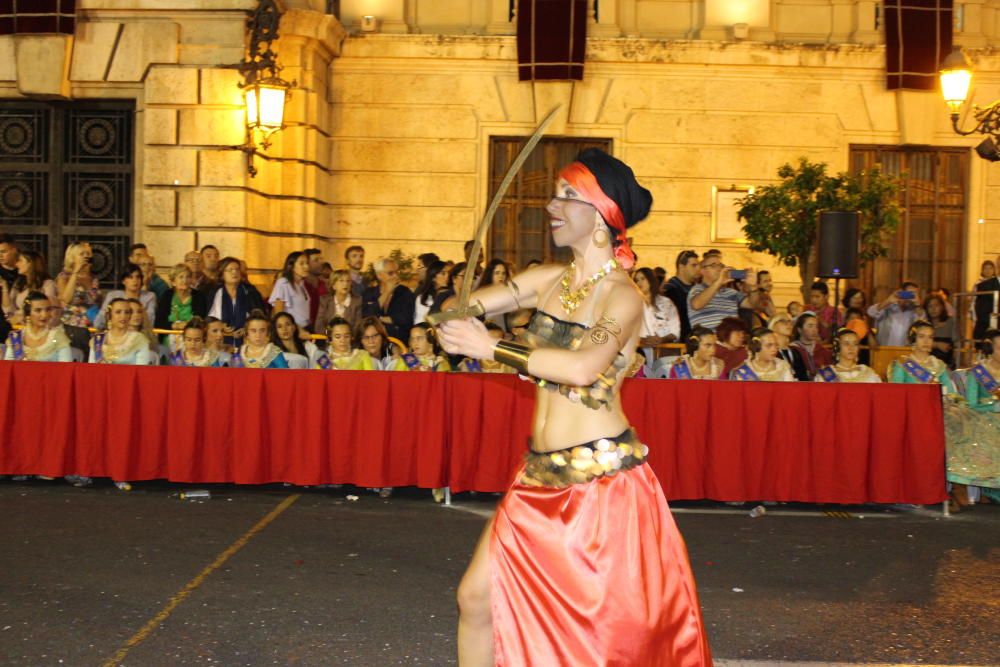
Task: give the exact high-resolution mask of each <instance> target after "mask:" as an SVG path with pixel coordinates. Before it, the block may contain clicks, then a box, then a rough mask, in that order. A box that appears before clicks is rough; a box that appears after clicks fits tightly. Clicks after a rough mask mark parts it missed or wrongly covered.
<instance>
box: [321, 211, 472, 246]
mask: <svg viewBox="0 0 1000 667" xmlns="http://www.w3.org/2000/svg"><path fill="white" fill-rule="evenodd" d="M326 210H327V214H326V215H325V216H324V221H323V226H322V227H320V228H319V229H317V233H319V234H323V235H325V236H333V237H339V238H343V239H347V240H359V241H368V240H372V239H382V238H385V239H410V240H412V241H413V243H412V244H410V243H407V244H405V245H404V247H410V246H412V245H417V244H420V247H421V249H422V248H423V244H424V243H426V242H427V241H428V240H429V239H434V240H436V241H445V242H458V243H459V244H461V243H464V242H465V241H467V240H469V239H470V238H471V237H472V234H473V232H474V230H475V226H476V223H477V222H478V216H479V215H482V212H481V211H479V212H477V211H475V210H473V209H472V208H468V209H453V208H414V209H409V210H407V212H406V218H405V224H404V221H403V220H401V218H400V212H399V211H398V210H396V209H393V208H390V207H380V206H364V205H361V206H342V205H339V203H338V205H336V206H332V207H327V209H326ZM393 243H394V244H395V245H399V243H398V242H393ZM347 245H350V244H349V243H348V244H347ZM365 246H366V248H367V243H365ZM345 247H346V245H345ZM342 253H343V250H341V255H340V256H341V257H343V254H342ZM460 255H461V246H459V248H458V253H456V254H455V255H454V256H456V257H457V256H460ZM374 256H375V255H372V257H374Z"/></svg>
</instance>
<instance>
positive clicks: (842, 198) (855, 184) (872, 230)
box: [737, 157, 900, 291]
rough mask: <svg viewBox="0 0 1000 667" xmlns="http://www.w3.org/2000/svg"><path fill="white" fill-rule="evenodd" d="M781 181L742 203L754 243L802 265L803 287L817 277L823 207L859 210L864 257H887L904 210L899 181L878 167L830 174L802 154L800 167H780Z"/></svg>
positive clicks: (751, 243)
mask: <svg viewBox="0 0 1000 667" xmlns="http://www.w3.org/2000/svg"><path fill="white" fill-rule="evenodd" d="M778 176H779V177H780V178H781V182H780V183H778V184H776V185H765V186H763V187H760V188H757V189H756V190H755V191H754V192H753V193H751V194H748V195H747V196H746V197H743V198H742V199H740V200H738V201H737V205H738V206H739V210H738V215H739V217H740V219H741V220H742V221H743V233H744V235H745V236H746V239H747V241H748V247H749V249H750V250H752V251H754V252H764V253H767V254H769V255H773V256H774V257H777V258H778V260H779V261H780V262H781V263H782V264H785V265H786V266H797V267H799V273H800V275H801V277H802V279H803V283H804V285H803V290H804V291H805V290H807V289H808V286H809V284H811V283H812V281H813V278H814V276H815V263H816V251H817V248H816V244H817V236H818V230H819V215H820V213H821V212H822V211H857V212H858V213H860V214H861V220H860V229H859V237H860V246H861V247H860V258H861V260H862V261H867V260H872V259H875V258H876V257H884V256H885V255H886V254H887V252H888V248H887V247H886V245H885V241H886V239H887V238H888V237H889V236H890V235H891V234H892V233H893V232H894V231H895V230H896V228H897V227H898V226H899V221H900V208H899V205H898V203H897V202H896V196H897V194H898V192H899V183H898V181H897V180H896V179H895V178H893V177H891V176H886V175H885V174H883V173H882V170H881V169H880V168H879V167H878V166H877V165H876V166H875V167H874V168H872V169H871V170H869V171H863V172H861V173H859V174H848V173H843V172H842V173H839V174H837V175H836V176H831V175H829V174H827V173H826V164H825V163H822V162H820V163H813V162H809V160H807V159H806V158H804V157H803V158H799V164H798V167H793V166H792V165H791V164H785V165H783V166H782V167H781V168H780V169H778Z"/></svg>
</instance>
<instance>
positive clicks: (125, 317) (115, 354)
mask: <svg viewBox="0 0 1000 667" xmlns="http://www.w3.org/2000/svg"><path fill="white" fill-rule="evenodd" d="M139 307H140V308H142V307H143V306H142V304H141V303H140V304H139ZM103 315H104V317H103V320H104V322H105V323H106V324H107V326H108V329H107V331H102V332H99V333H96V334H94V336H93V337H92V338H91V339H90V359H89V361H90V363H92V364H120V365H129V366H149V365H151V364H155V363H156V357H155V356H153V353H152V351H151V350H150V349H149V339H148V338H146V336H144V335H143V334H141V333H139V332H138V331H133V330H132V329H131V328H130V322H131V321H132V304H131V303H129V300H128V299H126V298H124V297H115V298H113V299H112V300H111V301H110V302H109V303H108V305H107V308H106V309H105V312H104V313H103ZM66 480H67V481H68V482H70V483H71V484H73V485H74V486H89V485H90V483H91V479H90V478H89V477H82V476H77V475H69V476H67V477H66ZM115 486H116V487H118V489H119V490H121V491H131V490H132V485H131V484H129V483H128V482H123V481H116V482H115Z"/></svg>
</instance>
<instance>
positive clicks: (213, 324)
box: [205, 315, 234, 366]
mask: <svg viewBox="0 0 1000 667" xmlns="http://www.w3.org/2000/svg"><path fill="white" fill-rule="evenodd" d="M205 348H206V349H209V350H214V351H216V352H218V353H219V358H221V359H222V365H223V366H228V365H229V358H230V356H232V354H233V352H234V348H233V346H232V345H229V344H228V343H226V323H225V322H223V321H222V320H220V319H219V318H218V317H212V316H211V315H209V316H208V317H206V318H205Z"/></svg>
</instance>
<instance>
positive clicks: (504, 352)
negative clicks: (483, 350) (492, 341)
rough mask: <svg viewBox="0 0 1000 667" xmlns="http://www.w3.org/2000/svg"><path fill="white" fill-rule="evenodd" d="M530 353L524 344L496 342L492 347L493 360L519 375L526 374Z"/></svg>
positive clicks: (509, 341) (508, 341)
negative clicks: (519, 373)
mask: <svg viewBox="0 0 1000 667" xmlns="http://www.w3.org/2000/svg"><path fill="white" fill-rule="evenodd" d="M531 352H532V350H531V348H530V347H528V346H527V345H525V344H524V343H515V342H514V341H512V340H498V341H497V344H496V345H494V346H493V359H494V361H499V362H500V363H501V364H506V365H507V366H510V367H511V368H513V369H515V370H517V371H520V372H521V373H525V374H527V372H528V357H529V356H530V355H531Z"/></svg>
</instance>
